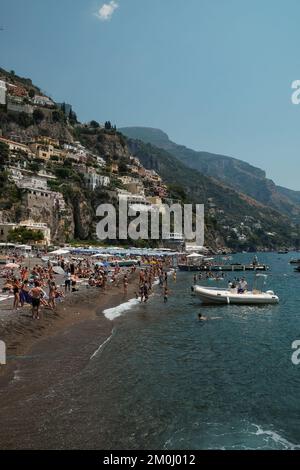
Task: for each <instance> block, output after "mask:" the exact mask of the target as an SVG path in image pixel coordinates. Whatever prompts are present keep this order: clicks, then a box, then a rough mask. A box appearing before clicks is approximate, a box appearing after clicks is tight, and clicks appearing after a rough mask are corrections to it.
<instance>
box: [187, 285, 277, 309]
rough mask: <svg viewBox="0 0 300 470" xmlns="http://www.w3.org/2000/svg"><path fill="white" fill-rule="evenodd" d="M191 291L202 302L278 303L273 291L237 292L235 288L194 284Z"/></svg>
mask: <svg viewBox="0 0 300 470" xmlns="http://www.w3.org/2000/svg"><path fill="white" fill-rule="evenodd" d="M193 292H194V294H195V295H196V296H198V297H199V298H200V300H201V301H202V303H203V304H228V305H229V304H233V305H235V304H239V305H267V304H278V302H279V297H278V296H277V295H275V294H274V292H273V291H267V292H261V291H256V290H253V291H247V292H244V293H243V294H238V293H237V291H236V289H235V290H233V289H216V288H212V287H203V286H194V287H193Z"/></svg>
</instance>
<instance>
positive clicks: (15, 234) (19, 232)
mask: <svg viewBox="0 0 300 470" xmlns="http://www.w3.org/2000/svg"><path fill="white" fill-rule="evenodd" d="M7 240H8V241H9V242H16V243H35V242H40V241H42V240H44V234H43V232H42V231H41V230H31V229H28V228H27V227H17V228H15V229H13V230H10V231H9V233H8V236H7Z"/></svg>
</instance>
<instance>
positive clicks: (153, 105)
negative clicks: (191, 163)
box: [0, 0, 300, 190]
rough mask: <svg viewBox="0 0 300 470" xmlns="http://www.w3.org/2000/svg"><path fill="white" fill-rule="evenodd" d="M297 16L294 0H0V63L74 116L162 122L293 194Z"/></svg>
mask: <svg viewBox="0 0 300 470" xmlns="http://www.w3.org/2000/svg"><path fill="white" fill-rule="evenodd" d="M103 4H105V5H106V6H105V7H104V8H102V7H103ZM101 8H102V9H101ZM100 9H101V10H100ZM299 18H300V2H299V1H298V0H251V1H250V0H115V1H113V2H110V0H100V1H96V0H51V1H50V0H42V1H41V0H2V1H1V16H0V27H2V28H4V30H3V31H0V65H1V66H2V67H4V68H6V69H9V70H10V69H13V70H15V71H16V73H18V74H20V75H22V76H28V77H30V78H32V79H33V81H34V83H36V84H37V85H39V86H40V87H41V88H42V89H43V90H44V91H45V92H47V93H48V94H50V95H51V96H52V97H53V98H54V99H55V100H57V101H66V102H69V103H72V104H73V107H74V109H75V111H76V112H77V114H78V117H79V119H80V120H83V121H87V120H91V119H96V120H98V121H100V122H103V121H105V120H107V119H109V120H111V121H112V122H114V123H116V125H117V126H118V127H122V126H131V125H141V126H151V127H158V128H161V129H163V130H164V131H166V132H167V133H168V134H169V136H170V138H171V139H172V140H174V141H175V142H178V143H181V144H185V145H187V146H189V147H191V148H194V149H199V150H206V151H211V152H216V153H222V154H225V155H230V156H234V157H237V158H240V159H242V160H245V161H248V162H249V163H252V164H254V165H257V166H259V167H261V168H263V169H264V170H266V172H267V175H268V176H269V177H270V178H272V179H273V180H274V181H275V182H276V183H277V184H281V185H284V186H287V187H290V188H292V189H298V190H300V181H299V174H298V171H297V170H298V166H299V164H298V161H299V155H300V105H298V106H297V105H293V104H292V102H291V94H292V89H291V83H292V82H293V81H294V80H296V79H300V54H299V44H300V28H299Z"/></svg>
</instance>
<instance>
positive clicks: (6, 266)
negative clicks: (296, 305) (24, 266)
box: [4, 263, 20, 269]
mask: <svg viewBox="0 0 300 470" xmlns="http://www.w3.org/2000/svg"><path fill="white" fill-rule="evenodd" d="M4 267H5V268H7V269H18V268H19V267H20V265H19V264H16V263H8V264H6V265H5V266H4Z"/></svg>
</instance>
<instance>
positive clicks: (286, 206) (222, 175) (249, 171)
mask: <svg viewBox="0 0 300 470" xmlns="http://www.w3.org/2000/svg"><path fill="white" fill-rule="evenodd" d="M119 130H120V132H122V134H124V135H126V136H127V137H129V138H131V139H138V140H141V141H143V142H145V143H150V144H152V145H154V146H156V147H159V148H161V149H164V150H166V151H168V152H169V153H170V154H171V155H173V156H174V157H176V158H177V159H178V160H180V161H181V162H182V163H184V164H185V165H186V166H188V167H190V168H193V169H196V170H198V171H200V172H201V173H203V174H204V175H206V176H210V177H212V178H216V179H218V180H220V181H222V182H224V183H225V184H226V185H227V186H230V187H232V188H233V189H234V190H236V191H239V192H242V193H244V194H246V195H248V196H250V197H252V198H254V199H256V200H257V201H259V202H261V203H262V204H264V205H267V206H270V207H272V208H273V209H276V210H278V211H280V212H282V213H284V214H286V215H288V216H289V217H292V218H293V220H296V221H298V220H299V217H300V192H299V193H298V192H297V191H292V190H289V189H285V188H282V187H279V186H276V185H275V183H274V182H273V181H272V180H270V179H268V178H266V173H265V172H264V171H263V170H261V169H260V168H256V167H254V166H252V165H250V164H249V163H246V162H244V161H242V160H238V159H237V158H232V157H228V156H225V155H218V154H213V153H209V152H201V151H195V150H191V149H189V148H187V147H185V146H183V145H178V144H176V143H174V142H172V141H171V140H170V139H169V137H168V135H167V134H166V133H165V132H163V131H161V130H160V129H154V128H148V127H124V128H120V129H119Z"/></svg>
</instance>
